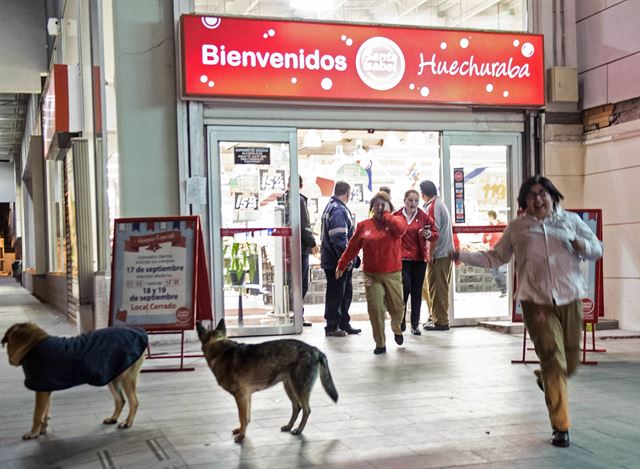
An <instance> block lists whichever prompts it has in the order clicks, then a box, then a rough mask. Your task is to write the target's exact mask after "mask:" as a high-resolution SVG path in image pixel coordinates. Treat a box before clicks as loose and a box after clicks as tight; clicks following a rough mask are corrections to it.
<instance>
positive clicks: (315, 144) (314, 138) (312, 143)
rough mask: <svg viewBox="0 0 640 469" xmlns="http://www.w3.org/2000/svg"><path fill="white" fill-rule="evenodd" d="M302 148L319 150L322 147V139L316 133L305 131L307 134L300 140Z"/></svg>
mask: <svg viewBox="0 0 640 469" xmlns="http://www.w3.org/2000/svg"><path fill="white" fill-rule="evenodd" d="M302 146H303V147H306V148H319V147H321V146H322V139H321V138H320V135H318V132H317V131H315V130H313V129H311V130H307V133H306V134H305V136H304V139H303V140H302Z"/></svg>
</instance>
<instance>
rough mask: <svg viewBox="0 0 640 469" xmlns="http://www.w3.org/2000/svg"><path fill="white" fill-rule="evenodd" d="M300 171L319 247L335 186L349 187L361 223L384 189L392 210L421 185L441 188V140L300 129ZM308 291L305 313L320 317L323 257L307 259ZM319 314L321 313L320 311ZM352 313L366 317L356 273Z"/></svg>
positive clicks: (415, 134)
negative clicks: (344, 184) (324, 214)
mask: <svg viewBox="0 0 640 469" xmlns="http://www.w3.org/2000/svg"><path fill="white" fill-rule="evenodd" d="M298 170H299V173H300V176H302V179H303V181H304V182H303V187H302V189H301V192H302V193H303V194H304V195H306V196H307V198H308V199H307V206H308V208H309V218H310V222H311V227H312V229H313V232H314V233H315V235H316V239H317V242H318V243H319V242H320V233H321V232H322V226H321V224H322V222H321V216H322V211H323V210H324V208H325V206H326V205H327V203H328V202H329V199H330V197H331V195H332V194H333V187H334V184H335V182H336V181H339V180H343V181H346V182H348V183H349V185H350V186H351V198H350V200H349V203H348V204H347V205H348V207H349V210H350V211H351V213H352V214H353V216H354V218H355V220H354V222H355V223H356V224H357V223H358V222H360V221H362V220H365V219H366V218H369V201H370V200H371V198H372V197H373V195H374V194H375V193H377V192H378V191H379V190H380V188H381V187H384V186H386V187H387V188H389V189H390V191H391V201H392V203H393V206H394V209H395V210H399V209H401V208H402V207H403V206H404V194H405V192H406V191H407V190H409V189H414V190H417V191H418V192H419V191H420V182H421V181H423V180H425V179H430V180H432V181H433V182H434V183H435V184H436V186H437V187H440V171H441V162H440V139H439V133H438V132H404V131H393V130H389V131H386V130H383V131H378V130H376V131H367V130H336V129H323V130H320V129H301V130H299V131H298ZM309 265H310V269H311V270H310V275H309V291H308V293H307V295H306V296H305V298H304V304H305V311H308V312H309V314H310V315H311V314H314V315H321V314H322V313H321V311H320V309H322V308H324V306H323V305H324V302H325V287H326V279H325V275H324V271H323V270H322V269H321V268H320V258H319V256H309ZM316 310H317V311H316ZM351 311H352V312H353V313H354V314H358V313H364V312H366V307H365V290H364V276H363V274H362V271H361V270H360V269H358V270H354V272H353V305H352V308H351Z"/></svg>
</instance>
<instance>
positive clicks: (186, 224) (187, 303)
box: [109, 216, 213, 371]
mask: <svg viewBox="0 0 640 469" xmlns="http://www.w3.org/2000/svg"><path fill="white" fill-rule="evenodd" d="M212 320H213V317H212V310H211V288H210V285H209V274H208V271H207V263H206V257H205V252H204V243H203V237H202V229H201V226H200V218H199V217H197V216H178V217H148V218H118V219H116V220H115V224H114V237H113V252H112V258H111V292H110V299H109V325H110V326H132V327H139V328H142V329H144V330H145V331H147V333H149V334H179V335H180V352H179V353H178V354H163V353H155V354H154V353H151V348H150V347H149V349H148V350H147V359H161V358H162V359H169V358H171V359H179V360H180V366H179V367H177V368H175V367H174V368H153V369H149V370H144V369H143V371H189V370H193V368H185V367H184V359H185V358H191V357H201V356H202V355H201V354H197V355H194V354H191V355H187V354H185V350H184V332H185V331H190V330H193V329H194V327H195V322H196V321H212Z"/></svg>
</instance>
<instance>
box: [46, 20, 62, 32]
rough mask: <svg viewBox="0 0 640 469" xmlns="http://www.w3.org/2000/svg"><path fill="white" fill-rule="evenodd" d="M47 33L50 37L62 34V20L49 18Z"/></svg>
mask: <svg viewBox="0 0 640 469" xmlns="http://www.w3.org/2000/svg"><path fill="white" fill-rule="evenodd" d="M47 32H48V33H49V36H57V35H58V34H60V19H58V18H49V21H47Z"/></svg>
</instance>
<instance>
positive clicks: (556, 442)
mask: <svg viewBox="0 0 640 469" xmlns="http://www.w3.org/2000/svg"><path fill="white" fill-rule="evenodd" d="M551 444H552V445H553V446H558V447H560V448H567V447H568V446H569V432H568V431H566V432H560V431H554V432H553V439H552V440H551Z"/></svg>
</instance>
